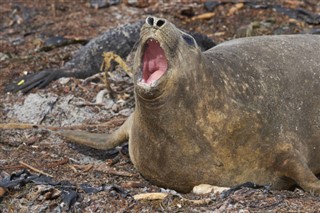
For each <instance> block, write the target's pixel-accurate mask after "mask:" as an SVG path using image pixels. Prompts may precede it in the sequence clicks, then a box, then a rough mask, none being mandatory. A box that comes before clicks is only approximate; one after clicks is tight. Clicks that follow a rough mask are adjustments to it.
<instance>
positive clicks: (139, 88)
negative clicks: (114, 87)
mask: <svg viewBox="0 0 320 213" xmlns="http://www.w3.org/2000/svg"><path fill="white" fill-rule="evenodd" d="M134 70H135V74H134V84H135V100H136V108H135V111H134V113H133V114H132V115H131V116H130V117H129V118H128V120H127V121H126V122H125V123H124V124H123V125H122V126H121V127H120V128H119V129H118V130H116V131H115V132H114V133H112V134H110V135H98V134H88V133H83V132H73V131H72V132H70V131H65V132H61V133H60V134H62V135H64V136H67V137H68V138H69V139H72V140H74V141H76V142H78V143H81V144H85V145H88V146H91V147H94V148H97V149H108V148H112V147H114V146H116V145H119V144H120V143H122V142H124V141H126V140H127V139H129V153H130V157H131V160H132V162H133V164H134V166H135V167H136V168H137V169H138V171H139V172H141V174H142V175H143V176H144V177H145V178H147V179H148V180H150V181H151V182H153V183H155V184H157V185H158V186H161V187H166V188H171V189H175V190H177V191H180V192H188V191H190V190H191V189H192V187H193V186H195V185H198V184H204V183H205V184H211V185H216V186H233V185H236V184H240V183H243V182H247V181H251V182H254V183H257V184H271V186H272V188H274V189H287V188H289V187H291V186H292V185H294V184H298V185H299V186H300V187H302V188H303V189H304V190H306V191H309V192H314V193H316V194H318V195H319V194H320V180H319V179H317V177H316V174H319V173H320V36H318V35H283V36H261V37H251V38H243V39H236V40H231V41H228V42H225V43H222V44H220V45H218V46H216V47H214V48H212V49H210V50H208V51H206V52H203V53H202V52H201V51H200V50H199V48H198V46H197V44H196V42H195V40H194V39H193V38H192V37H191V36H190V35H188V34H186V33H184V32H182V31H180V30H179V29H177V28H176V27H175V26H174V25H173V24H172V23H170V22H168V21H167V20H165V19H158V18H155V17H148V18H147V19H146V24H144V26H143V27H142V29H141V38H140V46H139V47H138V50H137V52H136V57H135V65H134Z"/></svg>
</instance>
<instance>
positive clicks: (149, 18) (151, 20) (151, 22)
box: [147, 17, 154, 26]
mask: <svg viewBox="0 0 320 213" xmlns="http://www.w3.org/2000/svg"><path fill="white" fill-rule="evenodd" d="M147 24H149V25H151V26H153V24H154V19H153V17H148V18H147Z"/></svg>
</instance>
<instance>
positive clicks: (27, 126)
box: [0, 118, 126, 131]
mask: <svg viewBox="0 0 320 213" xmlns="http://www.w3.org/2000/svg"><path fill="white" fill-rule="evenodd" d="M125 120H126V118H114V119H112V120H110V121H107V122H104V123H100V124H89V125H74V126H67V127H60V126H44V125H37V124H28V123H6V124H4V123H0V129H37V128H43V129H47V130H53V131H55V130H72V129H82V128H87V127H110V126H114V125H121V124H122V123H123V122H124V121H125Z"/></svg>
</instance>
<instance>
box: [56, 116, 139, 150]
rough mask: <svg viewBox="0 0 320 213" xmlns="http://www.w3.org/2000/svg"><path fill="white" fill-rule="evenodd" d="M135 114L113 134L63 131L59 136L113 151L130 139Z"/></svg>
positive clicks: (59, 132)
mask: <svg viewBox="0 0 320 213" xmlns="http://www.w3.org/2000/svg"><path fill="white" fill-rule="evenodd" d="M132 118H133V114H131V115H130V117H129V118H128V119H127V120H126V121H125V122H124V124H122V126H120V127H119V128H118V129H117V130H116V131H114V132H113V133H111V134H97V133H88V132H84V131H75V130H62V131H58V132H57V134H58V135H61V136H63V137H65V138H67V139H68V140H71V141H73V142H75V143H78V144H82V145H86V146H89V147H92V148H95V149H102V150H106V149H112V148H114V147H116V146H118V145H120V144H122V143H123V142H125V141H126V140H128V139H129V134H130V130H131V126H132V120H133V119H132Z"/></svg>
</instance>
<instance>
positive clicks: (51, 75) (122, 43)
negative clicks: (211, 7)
mask: <svg viewBox="0 0 320 213" xmlns="http://www.w3.org/2000/svg"><path fill="white" fill-rule="evenodd" d="M143 23H144V21H143V20H140V21H138V22H135V23H132V24H125V25H121V26H119V27H117V28H114V29H110V30H108V31H106V32H105V33H103V34H102V35H100V36H98V37H96V38H94V39H92V40H91V41H90V42H89V43H88V44H86V45H85V46H84V47H82V48H80V50H79V51H77V53H76V54H75V55H74V56H73V58H72V59H71V60H70V61H68V62H67V63H66V64H65V65H64V66H63V67H61V68H55V69H45V70H42V71H39V72H36V73H33V74H30V75H27V76H23V77H22V78H18V79H16V80H15V81H14V82H13V83H9V84H8V85H6V87H5V91H6V92H17V91H21V92H22V93H27V92H29V91H30V90H31V89H33V88H35V87H39V88H44V87H45V86H47V85H48V84H49V83H50V82H51V81H54V80H57V79H59V78H62V77H75V78H87V77H89V76H92V75H94V74H96V73H98V72H99V71H100V67H101V64H102V62H103V52H108V51H109V52H110V51H111V52H114V53H116V54H117V55H119V56H121V57H127V56H128V55H129V54H130V53H131V52H132V50H133V48H134V46H135V44H136V42H137V40H138V39H139V33H140V28H141V26H142V25H143ZM190 33H191V35H193V36H194V38H195V39H196V41H197V42H198V43H199V44H200V45H199V46H200V47H201V49H202V50H207V49H209V48H211V47H213V46H215V42H214V41H212V40H211V39H210V38H208V37H207V36H205V35H203V34H200V33H197V32H190ZM21 80H23V82H24V83H23V84H20V82H21Z"/></svg>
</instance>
